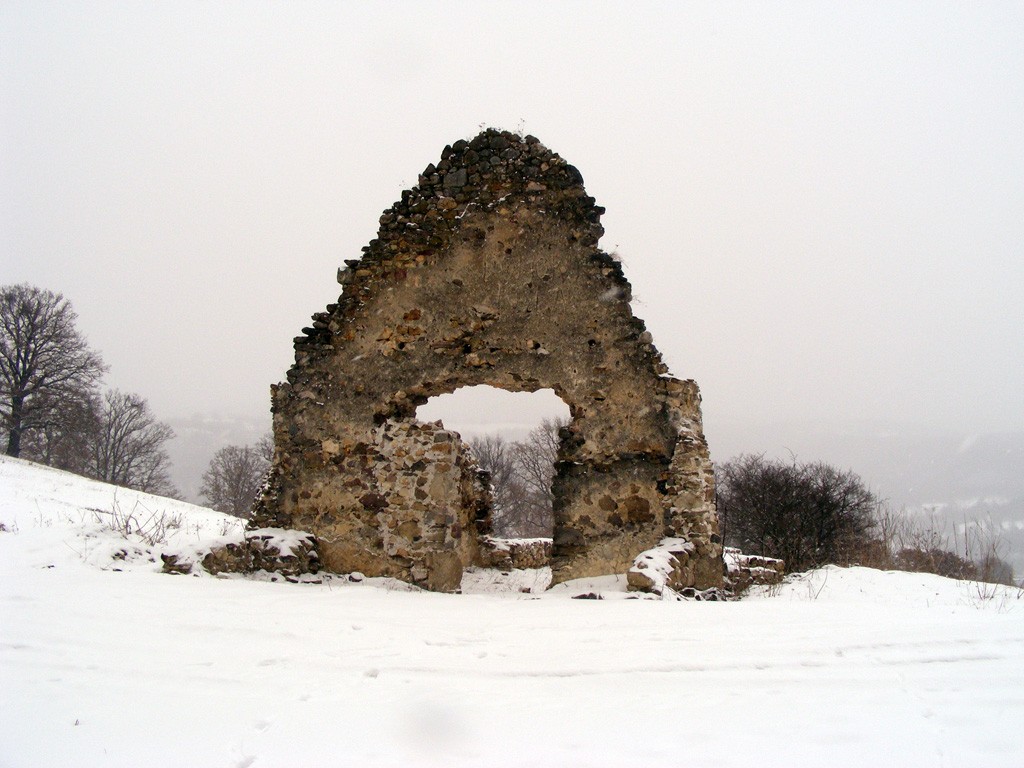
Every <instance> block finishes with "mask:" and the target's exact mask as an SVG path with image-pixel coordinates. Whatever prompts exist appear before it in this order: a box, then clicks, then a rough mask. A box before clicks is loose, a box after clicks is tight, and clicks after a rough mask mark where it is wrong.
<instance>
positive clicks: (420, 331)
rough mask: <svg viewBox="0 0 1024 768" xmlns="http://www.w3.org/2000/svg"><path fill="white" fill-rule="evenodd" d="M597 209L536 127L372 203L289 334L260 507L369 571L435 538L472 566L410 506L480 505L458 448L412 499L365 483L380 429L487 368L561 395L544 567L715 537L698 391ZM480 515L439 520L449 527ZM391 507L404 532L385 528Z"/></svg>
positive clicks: (568, 572) (499, 137)
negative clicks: (376, 214)
mask: <svg viewBox="0 0 1024 768" xmlns="http://www.w3.org/2000/svg"><path fill="white" fill-rule="evenodd" d="M602 211H603V209H601V208H599V207H598V206H596V205H595V203H594V200H593V198H590V197H588V196H587V195H586V192H585V191H584V189H583V186H582V179H581V178H580V177H579V174H578V173H577V172H576V171H575V169H573V168H572V167H571V166H568V165H567V164H566V163H565V161H564V160H562V159H561V158H559V157H558V156H557V155H555V154H554V153H551V152H550V151H549V150H547V149H545V148H544V147H542V146H541V145H540V144H539V142H536V140H533V139H531V138H530V137H527V138H526V139H521V138H519V137H515V136H512V135H511V134H505V133H501V132H495V131H488V132H485V133H484V134H481V136H479V137H477V138H476V139H474V140H473V141H472V142H457V143H456V144H455V145H453V147H450V148H446V150H445V153H443V156H442V161H441V163H439V164H438V165H437V166H433V165H432V166H428V168H427V169H426V170H425V171H424V173H423V174H422V175H421V176H420V184H419V185H418V186H417V187H416V188H414V189H413V190H410V191H409V192H406V193H403V196H402V199H401V200H400V201H399V202H398V203H396V204H395V206H393V207H392V208H391V209H389V210H388V211H385V213H384V214H383V215H382V216H381V228H380V232H379V235H378V238H377V239H375V240H374V241H373V242H371V244H370V245H369V246H367V248H365V249H364V256H363V258H362V259H360V260H351V261H348V262H346V264H347V266H346V268H345V269H344V270H342V271H341V272H340V273H339V281H340V282H341V283H342V285H343V286H344V288H343V293H342V295H341V297H340V298H339V301H338V303H337V304H334V305H331V306H329V307H328V308H327V311H325V312H322V313H318V314H317V315H315V316H314V322H313V324H312V325H311V326H310V327H309V328H306V329H304V335H303V336H301V337H299V338H297V339H296V362H295V365H294V366H293V367H292V369H291V370H290V371H289V373H288V382H287V383H286V384H284V385H281V386H279V387H277V388H276V389H275V392H274V411H275V442H276V451H275V464H274V470H273V474H272V477H271V482H270V486H269V490H268V493H267V494H266V495H265V496H264V499H263V501H262V502H261V504H260V505H258V508H257V518H258V519H259V521H260V522H261V523H262V524H266V523H267V522H268V521H269V520H270V519H271V518H273V520H275V521H277V522H278V523H281V522H284V521H287V522H288V523H289V524H290V525H291V527H303V526H301V525H299V524H298V523H299V522H303V523H306V522H308V523H309V529H310V530H314V531H316V532H317V533H318V536H319V537H321V538H322V539H325V540H327V541H328V546H327V547H326V549H325V548H323V547H322V552H324V560H325V566H326V567H328V568H330V567H332V559H333V563H334V564H335V566H340V565H341V564H349V563H351V562H355V561H360V562H363V561H371V560H372V561H373V562H372V563H369V564H368V566H367V567H368V568H369V569H370V570H373V569H377V570H378V571H380V572H388V573H391V572H394V573H393V574H392V575H400V576H402V575H404V576H409V575H410V574H411V571H412V569H413V568H415V567H419V566H418V565H417V564H418V563H421V561H423V560H424V558H425V555H424V552H426V549H429V546H435V545H436V546H440V547H441V549H442V550H443V551H450V552H454V553H456V555H457V556H458V557H459V558H460V559H461V562H462V564H463V565H467V564H469V562H471V561H472V557H473V552H472V548H473V547H472V544H471V543H467V542H469V539H471V538H472V535H470V536H469V538H467V541H466V542H457V541H454V540H453V537H451V536H448V538H447V539H444V540H443V541H442V542H441V543H440V544H439V543H438V542H437V541H432V540H428V539H426V538H424V535H423V532H422V531H418V532H416V533H415V534H412V531H413V528H414V526H412V525H411V524H410V523H409V520H408V519H405V518H408V517H409V514H413V513H415V514H419V515H427V516H429V514H428V512H427V509H428V508H432V507H430V504H434V505H435V506H438V507H439V506H440V505H445V504H453V503H454V504H462V505H463V506H467V505H468V506H469V507H472V506H473V505H474V504H475V505H477V506H479V505H480V503H481V501H480V496H479V493H478V491H476V490H473V489H472V486H473V482H474V478H475V468H473V467H472V466H471V465H470V463H466V462H462V463H459V462H455V463H454V464H452V467H450V469H451V474H450V476H449V477H448V478H447V480H446V481H445V482H446V484H442V485H443V486H444V487H443V488H442V485H438V486H437V487H436V489H435V490H436V494H432V495H431V500H430V501H429V502H428V501H427V500H424V499H419V500H417V501H418V503H419V505H420V507H419V508H416V507H415V505H413V506H410V505H408V504H406V503H405V498H406V497H405V496H402V495H401V494H399V495H395V494H391V495H389V494H388V493H386V492H384V493H381V492H377V491H374V492H372V493H371V492H370V491H368V490H366V488H367V487H369V486H370V485H374V484H376V485H375V486H374V487H377V488H378V489H379V488H385V489H386V488H387V487H389V485H388V484H389V482H391V481H390V480H389V479H388V477H387V476H385V477H383V478H381V477H380V476H379V475H380V474H381V472H383V473H384V474H385V475H387V473H388V472H389V471H390V469H387V467H390V465H391V463H393V460H392V459H391V458H386V457H385V459H383V463H382V464H381V462H382V456H384V452H383V451H382V449H381V447H382V443H381V441H382V440H383V437H382V435H383V434H384V433H385V432H387V431H389V430H390V432H391V433H396V434H397V433H398V432H403V430H405V432H403V434H406V435H408V434H409V430H410V429H411V430H412V432H414V433H415V432H416V427H415V422H414V421H413V416H414V413H415V409H416V407H417V406H418V405H421V404H422V403H424V402H426V400H427V399H428V398H429V397H432V396H434V395H437V394H443V393H447V392H451V391H454V390H455V389H456V388H458V387H461V386H472V385H476V384H489V385H491V386H496V387H499V388H502V389H506V390H511V391H535V390H537V389H542V388H552V389H554V390H555V391H556V393H557V394H558V395H559V396H560V397H562V399H563V400H565V402H566V403H567V404H568V405H569V408H570V413H571V416H572V423H571V425H570V428H569V430H568V432H567V434H566V439H565V440H564V441H563V445H562V450H561V453H560V456H559V464H558V467H557V470H558V471H557V475H556V480H555V487H554V493H555V497H556V504H555V521H556V524H555V543H554V566H555V570H556V579H557V578H571V577H574V576H577V575H591V574H593V573H600V572H615V571H620V572H621V571H624V570H625V569H626V568H628V567H629V564H630V563H631V561H632V558H633V557H635V555H636V554H637V553H638V552H639V551H642V550H644V549H648V548H650V547H651V546H653V545H654V543H656V541H657V540H658V539H659V538H660V537H661V536H662V535H664V532H665V529H666V525H667V524H668V525H669V526H670V527H671V528H672V529H673V530H674V531H677V532H678V531H682V530H683V529H687V528H689V529H691V531H690V532H691V534H692V535H695V536H699V537H703V538H708V539H709V540H710V539H711V537H713V535H715V534H717V530H713V529H714V528H715V525H716V523H715V520H714V506H713V495H712V496H711V497H710V501H709V500H708V487H707V476H708V474H709V472H710V462H709V461H708V460H707V458H706V453H707V451H706V443H704V441H703V434H702V432H701V428H700V415H699V394H697V391H696V386H695V385H693V384H692V382H678V381H676V380H675V379H671V378H670V377H668V376H667V375H666V373H667V369H666V367H665V366H664V364H663V362H662V361H661V357H660V355H659V354H658V352H657V350H656V349H655V348H654V346H653V344H652V342H651V337H650V334H649V333H648V332H646V330H645V328H644V324H643V322H642V321H641V320H639V319H638V318H636V317H634V316H633V314H632V310H631V308H630V304H629V300H630V298H631V296H630V288H629V284H628V282H627V281H626V280H625V277H624V276H623V274H622V270H621V267H620V265H619V264H618V263H617V262H616V261H615V260H614V259H613V258H611V257H609V256H608V255H607V254H605V253H603V252H602V251H600V250H599V249H598V248H597V246H596V243H597V239H598V237H599V236H600V234H601V233H602V231H603V230H602V229H601V226H600V223H599V219H600V213H601V212H602ZM410 425H413V426H410ZM382 429H383V430H384V432H382V431H381V430H382ZM417 434H418V433H417ZM448 434H451V433H448ZM403 439H404V438H403ZM459 442H460V444H461V441H459ZM325 446H326V447H325ZM454 447H456V448H457V447H458V446H454ZM463 447H464V446H463ZM681 449H682V450H683V451H685V452H686V456H685V457H683V456H680V455H679V454H680V450H681ZM328 454H330V455H328ZM374 462H377V464H378V465H379V466H374ZM412 463H413V464H415V462H412ZM381 466H383V467H385V469H384V470H382V469H381ZM339 469H341V470H343V471H338V470H339ZM417 471H418V470H417ZM674 473H676V474H674ZM370 477H372V478H373V482H372V483H369V485H367V483H366V482H363V483H362V484H361V483H360V482H357V479H358V478H363V479H365V478H370ZM367 482H368V481H367ZM346 483H348V484H349V486H346V485H345V484H346ZM364 486H366V487H364ZM347 487H348V488H351V489H355V490H351V491H350V490H346V488H347ZM467 488H468V489H469V490H467ZM357 492H358V495H357ZM698 497H700V499H701V500H700V501H699V503H698V501H697V498H698ZM368 501H369V502H370V504H369V506H367V502H368ZM680 504H682V505H684V507H685V509H683V511H682V512H680V510H679V508H678V505H680ZM709 504H710V506H709ZM403 505H404V506H403ZM396 509H399V510H401V509H405V510H411V512H409V513H408V514H407V513H406V512H401V513H400V514H397V517H395V515H396V512H395V510H396ZM430 514H432V513H430ZM389 515H390V517H389ZM460 515H461V517H460ZM413 516H415V515H413ZM485 517H486V515H478V514H477V512H473V513H472V514H471V515H469V516H467V515H466V514H464V513H459V514H456V515H455V516H454V518H453V517H452V516H451V515H449V516H448V517H444V518H443V520H444V523H443V524H444V525H449V526H451V525H454V526H456V530H457V531H458V532H459V537H455V538H461V536H462V534H463V532H464V531H465V530H466V526H470V527H471V528H472V529H473V530H472V533H473V534H474V535H475V533H477V532H478V530H479V529H480V527H481V526H484V527H485V526H486V522H485V520H484V518H485ZM398 518H403V519H402V520H401V521H400V522H398V523H396V525H397V526H399V527H401V526H403V525H404V526H405V527H404V529H403V530H405V531H406V532H407V533H410V535H411V536H412V538H408V537H407V538H406V539H404V540H407V541H408V542H409V543H410V544H415V545H416V546H414V547H412V549H410V547H409V546H406V545H402V546H400V547H398V549H395V547H391V549H390V550H389V548H388V545H387V544H386V543H385V539H388V536H389V534H388V533H387V530H388V526H389V525H391V523H392V522H394V520H395V519H398ZM455 518H458V519H455ZM470 518H472V520H470ZM437 519H438V520H442V518H437ZM427 527H428V528H429V527H430V526H427ZM712 531H713V533H712ZM437 535H438V534H437V532H436V531H434V533H432V534H431V536H433V537H434V538H436V537H437ZM413 539H415V541H413ZM388 540H390V539H388ZM331 542H334V543H333V544H332V543H331ZM436 546H435V548H436ZM417 547H420V548H421V549H423V551H422V552H420V551H417ZM332 552H333V553H334V554H333V555H332ZM381 552H383V555H382V554H381ZM368 553H369V554H368ZM708 557H709V559H714V544H713V543H712V544H711V545H710V547H709V548H708ZM719 559H720V557H719ZM363 570H366V569H363ZM428 570H429V569H428ZM434 570H438V568H435V569H434ZM421 571H422V569H421ZM419 576H420V577H422V576H423V574H422V572H420V573H419ZM424 578H426V580H427V581H430V578H432V577H424ZM414 580H420V581H422V580H423V578H417V579H414ZM435 580H436V579H435ZM441 580H442V581H443V579H441Z"/></svg>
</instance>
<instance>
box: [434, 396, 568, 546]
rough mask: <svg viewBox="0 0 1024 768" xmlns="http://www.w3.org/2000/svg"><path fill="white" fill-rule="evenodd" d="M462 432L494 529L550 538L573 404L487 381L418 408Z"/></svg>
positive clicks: (513, 536) (496, 532)
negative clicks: (484, 480) (487, 488)
mask: <svg viewBox="0 0 1024 768" xmlns="http://www.w3.org/2000/svg"><path fill="white" fill-rule="evenodd" d="M416 418H417V420H419V421H438V420H439V421H441V423H442V424H443V425H444V426H445V428H446V429H450V430H452V431H455V432H458V433H459V434H460V435H461V436H462V439H463V440H464V441H465V442H466V444H467V445H469V448H470V450H471V451H472V452H473V456H474V457H475V458H476V460H477V463H478V464H479V465H480V467H481V468H482V469H484V470H486V471H487V472H488V474H489V475H490V479H491V487H492V493H493V509H492V528H493V531H494V535H495V536H496V537H498V538H503V539H522V538H551V536H552V529H553V526H554V521H553V516H552V503H553V495H552V489H551V485H552V481H553V480H554V475H555V461H556V459H557V457H558V447H559V443H560V438H559V434H558V433H559V430H560V429H561V428H562V427H563V426H566V425H567V424H568V423H569V420H570V416H569V406H568V405H566V403H565V402H564V401H563V400H562V399H561V398H560V397H558V395H556V394H555V392H554V390H552V389H541V390H537V391H536V392H508V391H506V390H503V389H498V388H496V387H491V386H488V385H485V384H484V385H479V386H467V387H460V388H459V389H457V390H455V392H452V393H449V394H445V395H438V396H437V397H433V398H431V399H430V400H428V401H427V403H426V404H425V405H422V406H420V407H419V408H418V409H417V411H416Z"/></svg>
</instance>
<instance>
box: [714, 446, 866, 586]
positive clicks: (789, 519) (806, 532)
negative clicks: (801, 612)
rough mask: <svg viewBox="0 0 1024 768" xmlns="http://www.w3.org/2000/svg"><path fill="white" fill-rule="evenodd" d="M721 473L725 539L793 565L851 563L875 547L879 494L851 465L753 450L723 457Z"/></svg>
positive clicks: (803, 567)
mask: <svg viewBox="0 0 1024 768" xmlns="http://www.w3.org/2000/svg"><path fill="white" fill-rule="evenodd" d="M715 481H716V486H717V488H718V511H719V517H720V519H721V523H722V532H723V538H724V540H725V543H726V544H727V545H729V546H734V547H738V548H739V549H741V550H742V551H743V552H746V553H748V554H757V555H761V556H766V557H775V558H780V559H782V560H785V562H786V569H787V571H789V572H791V573H792V572H795V571H803V570H807V569H808V568H813V567H815V566H819V565H825V564H828V563H835V564H838V565H849V564H853V563H856V562H857V561H858V557H859V556H860V555H862V554H863V553H865V552H868V551H869V550H870V548H871V547H876V542H877V539H876V537H875V535H874V528H875V510H876V509H877V508H878V506H879V504H880V501H879V499H878V497H876V496H875V494H874V493H872V492H871V491H870V490H869V489H868V488H867V486H866V485H865V484H864V482H863V481H862V480H861V478H860V477H859V476H858V475H856V474H854V473H853V472H849V471H843V470H839V469H836V468H835V467H832V466H830V465H828V464H824V463H820V462H818V463H814V464H799V463H797V462H796V461H795V460H794V461H791V462H789V463H785V462H781V461H769V460H767V459H765V458H764V456H755V455H749V454H748V455H744V456H740V457H738V458H736V459H733V460H731V461H728V462H725V463H724V464H720V465H719V466H718V467H717V468H716V473H715Z"/></svg>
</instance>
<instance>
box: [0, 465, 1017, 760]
mask: <svg viewBox="0 0 1024 768" xmlns="http://www.w3.org/2000/svg"><path fill="white" fill-rule="evenodd" d="M131 521H134V523H135V525H136V527H137V526H138V525H140V524H141V525H142V527H143V531H144V533H147V534H150V538H159V537H160V535H161V534H165V535H166V536H165V538H166V542H165V543H159V544H150V543H148V542H147V541H146V540H145V537H144V536H140V535H138V534H137V533H134V532H133V533H130V534H128V535H127V536H126V535H124V534H123V530H124V529H125V528H126V527H127V524H128V523H129V522H131ZM146 521H148V523H147V522H146ZM161 521H162V525H163V527H164V530H159V529H160V528H161ZM0 523H2V525H3V527H4V529H6V530H5V531H3V532H0V766H174V768H181V767H182V766H226V767H229V768H235V767H238V766H275V767H276V766H348V765H352V766H398V765H404V766H434V765H436V766H446V767H449V766H451V767H454V766H496V767H500V766H682V765H686V766H750V765H766V766H773V765H790V766H821V765H827V766H879V765H885V766H974V765H977V766H985V768H995V767H996V766H1015V767H1019V766H1021V765H1024V742H1022V740H1021V736H1020V723H1021V722H1022V718H1024V599H1022V597H1021V595H1020V593H1019V591H1017V590H1010V589H1006V588H996V587H989V586H987V585H978V584H973V583H967V582H956V581H950V580H948V579H943V578H940V577H936V576H928V575H921V574H903V573H887V572H880V571H872V570H868V569H860V568H853V569H838V568H827V569H823V570H819V571H815V572H812V573H810V574H806V575H804V576H802V577H799V578H797V579H794V580H793V581H792V582H790V583H788V584H786V585H784V586H782V587H780V588H777V589H773V590H771V591H770V593H765V594H761V595H758V596H754V597H751V598H747V599H744V600H742V601H738V602H728V603H706V602H667V601H665V602H663V601H656V600H639V599H630V596H629V595H628V594H627V593H625V592H624V585H623V580H622V579H621V578H616V577H608V578H605V579H597V580H592V581H588V582H585V583H580V582H577V583H572V584H568V585H562V586H559V587H557V588H555V589H552V590H549V591H546V592H543V593H540V594H529V593H523V592H519V591H517V589H516V587H521V586H523V585H527V586H537V585H538V584H540V583H542V582H543V578H544V576H543V573H523V574H512V575H510V576H508V577H501V576H500V575H498V574H493V573H491V574H488V573H475V574H471V575H470V576H469V577H468V578H467V581H466V583H465V588H466V591H467V592H476V593H475V594H462V595H438V594H430V593H423V592H416V591H407V590H402V589H399V588H398V586H397V585H395V584H393V583H391V582H387V581H384V580H367V581H364V582H363V583H360V584H354V583H350V582H348V581H347V580H345V579H341V578H339V579H333V580H326V581H324V583H321V584H287V583H271V582H269V581H259V580H252V579H241V578H228V579H218V578H213V577H209V576H205V575H203V576H198V577H193V576H171V575H166V574H162V573H160V572H159V571H160V558H159V554H160V552H163V551H181V550H182V549H183V548H187V547H189V546H192V545H194V544H196V543H198V542H199V541H202V540H208V539H210V538H214V537H218V536H222V535H230V534H231V533H232V528H233V527H234V526H236V525H237V522H236V521H234V520H232V519H231V518H226V517H225V516H223V515H220V514H218V513H215V512H211V511H209V510H205V509H202V508H200V507H194V506H192V505H188V504H184V503H181V502H174V501H170V500H166V499H160V498H156V497H150V496H146V495H145V494H137V493H133V492H130V491H125V490H117V491H116V495H115V491H114V489H112V488H111V487H109V486H105V485H102V484H100V483H94V482H91V481H88V480H84V479H82V478H78V477H75V476H72V475H68V474H65V473H61V472H56V471H54V470H50V469H47V468H42V467H37V466H35V465H31V464H27V463H25V462H20V461H17V460H12V459H2V460H0ZM168 523H169V524H170V525H169V527H168V525H167V524H168ZM147 525H148V528H147ZM113 528H116V529H118V530H117V531H115V530H112V529H113ZM133 531H134V528H133ZM503 585H504V586H507V587H511V589H510V590H509V591H506V592H502V593H496V592H493V591H491V590H494V589H497V588H499V587H500V586H503ZM585 592H596V593H600V594H602V595H603V597H604V598H605V599H604V600H573V599H570V598H571V597H573V596H574V595H578V594H581V593H585Z"/></svg>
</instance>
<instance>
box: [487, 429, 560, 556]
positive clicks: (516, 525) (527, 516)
mask: <svg viewBox="0 0 1024 768" xmlns="http://www.w3.org/2000/svg"><path fill="white" fill-rule="evenodd" d="M566 424H567V422H566V421H565V420H564V419H545V420H544V421H543V422H542V423H541V424H540V426H538V427H536V428H535V429H533V430H532V431H531V432H530V433H529V435H527V437H526V439H525V440H523V441H519V442H511V443H510V442H507V441H506V440H504V438H502V437H500V436H498V435H487V436H484V437H480V438H475V439H473V440H471V441H470V447H471V448H472V449H473V453H474V455H475V456H476V458H477V461H478V462H479V464H480V466H481V467H482V468H483V469H485V470H487V472H488V473H489V474H490V476H491V488H492V492H493V494H494V530H495V532H496V533H498V535H500V536H507V537H531V536H550V535H551V529H552V526H553V515H552V502H553V497H552V495H551V482H552V480H553V479H554V476H555V460H556V459H557V457H558V446H559V443H560V438H559V434H558V433H559V430H560V429H561V428H562V427H564V426H565V425H566Z"/></svg>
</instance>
